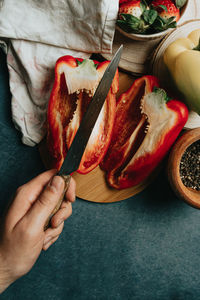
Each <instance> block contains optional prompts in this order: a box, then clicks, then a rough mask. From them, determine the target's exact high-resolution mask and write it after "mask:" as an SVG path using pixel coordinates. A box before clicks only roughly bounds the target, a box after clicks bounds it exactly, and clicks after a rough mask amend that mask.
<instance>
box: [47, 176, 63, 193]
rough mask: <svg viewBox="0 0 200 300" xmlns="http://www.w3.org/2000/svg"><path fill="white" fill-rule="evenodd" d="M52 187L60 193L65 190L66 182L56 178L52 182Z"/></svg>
mask: <svg viewBox="0 0 200 300" xmlns="http://www.w3.org/2000/svg"><path fill="white" fill-rule="evenodd" d="M50 186H52V187H54V188H55V189H56V190H57V191H60V190H61V188H64V180H63V178H62V177H60V176H54V177H53V178H52V180H51V182H50Z"/></svg>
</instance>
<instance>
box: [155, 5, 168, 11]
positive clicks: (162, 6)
mask: <svg viewBox="0 0 200 300" xmlns="http://www.w3.org/2000/svg"><path fill="white" fill-rule="evenodd" d="M157 7H161V8H162V9H164V10H165V11H166V12H168V9H167V6H165V5H162V4H160V5H158V6H157Z"/></svg>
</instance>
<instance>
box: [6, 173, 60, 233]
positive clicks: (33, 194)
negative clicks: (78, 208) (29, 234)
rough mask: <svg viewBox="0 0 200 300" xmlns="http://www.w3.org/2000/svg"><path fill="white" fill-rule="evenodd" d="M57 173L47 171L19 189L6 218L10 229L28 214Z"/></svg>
mask: <svg viewBox="0 0 200 300" xmlns="http://www.w3.org/2000/svg"><path fill="white" fill-rule="evenodd" d="M56 172H57V171H56V170H55V169H53V170H49V171H46V172H44V173H42V174H40V175H38V176H37V177H35V178H34V179H32V180H31V181H29V182H28V183H26V184H24V185H23V186H21V187H19V188H18V189H17V191H16V195H15V197H14V200H13V202H12V204H11V205H10V207H9V210H8V212H7V217H6V220H7V224H9V227H10V228H13V227H14V226H15V224H16V223H17V222H18V221H19V220H20V219H21V218H22V217H23V216H24V215H25V214H26V213H27V212H28V210H29V209H30V208H31V206H32V205H33V203H34V202H35V201H36V199H37V198H38V196H39V195H40V194H41V192H42V191H43V189H44V187H45V186H46V185H47V183H48V182H49V181H50V179H51V178H52V177H53V175H55V173H56Z"/></svg>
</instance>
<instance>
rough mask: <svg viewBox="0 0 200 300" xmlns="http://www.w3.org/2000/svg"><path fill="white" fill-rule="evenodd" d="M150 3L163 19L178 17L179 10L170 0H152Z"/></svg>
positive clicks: (175, 19)
mask: <svg viewBox="0 0 200 300" xmlns="http://www.w3.org/2000/svg"><path fill="white" fill-rule="evenodd" d="M151 5H152V6H153V7H155V9H156V10H157V12H158V14H159V16H160V17H161V18H163V19H165V20H167V19H169V18H172V17H174V21H176V22H177V21H178V20H179V19H180V10H179V9H178V8H177V7H176V6H175V4H174V3H173V1H172V0H153V1H152V3H151Z"/></svg>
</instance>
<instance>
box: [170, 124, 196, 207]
mask: <svg viewBox="0 0 200 300" xmlns="http://www.w3.org/2000/svg"><path fill="white" fill-rule="evenodd" d="M198 140H200V127H199V128H195V129H191V130H188V131H186V132H184V133H183V135H182V136H181V137H180V138H179V139H178V140H177V142H176V143H175V144H174V146H173V148H172V150H171V153H170V155H169V160H168V164H167V175H168V179H169V182H170V184H171V187H172V189H173V190H174V192H175V194H176V195H177V196H178V197H179V198H180V199H182V200H184V201H185V202H186V203H188V204H189V205H191V206H193V207H195V208H198V209H200V191H196V190H194V189H192V188H188V187H186V186H185V185H184V184H183V182H182V180H181V177H180V171H179V170H180V162H181V158H182V156H183V154H184V152H185V150H186V149H187V148H188V147H189V146H190V145H192V144H193V143H194V142H196V141H198Z"/></svg>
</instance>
